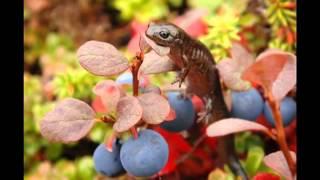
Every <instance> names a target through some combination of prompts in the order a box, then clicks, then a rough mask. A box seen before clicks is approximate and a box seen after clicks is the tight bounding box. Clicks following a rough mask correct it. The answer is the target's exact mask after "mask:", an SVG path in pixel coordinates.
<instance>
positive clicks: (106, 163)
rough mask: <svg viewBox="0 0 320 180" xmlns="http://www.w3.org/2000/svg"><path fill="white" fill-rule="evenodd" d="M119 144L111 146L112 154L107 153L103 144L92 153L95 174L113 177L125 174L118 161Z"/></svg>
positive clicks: (116, 142)
mask: <svg viewBox="0 0 320 180" xmlns="http://www.w3.org/2000/svg"><path fill="white" fill-rule="evenodd" d="M120 149H121V144H120V143H119V142H118V141H115V143H114V144H113V146H112V152H109V151H108V150H107V149H106V147H105V144H103V143H102V144H100V145H99V146H98V147H97V148H96V150H95V151H94V153H93V161H94V167H95V169H96V171H97V172H99V173H101V174H103V175H105V176H109V177H115V176H118V175H121V174H123V173H125V171H124V169H123V166H122V164H121V161H120Z"/></svg>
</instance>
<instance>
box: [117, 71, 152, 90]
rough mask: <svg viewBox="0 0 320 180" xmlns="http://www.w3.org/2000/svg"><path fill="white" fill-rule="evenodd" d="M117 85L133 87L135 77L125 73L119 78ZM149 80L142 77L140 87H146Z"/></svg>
mask: <svg viewBox="0 0 320 180" xmlns="http://www.w3.org/2000/svg"><path fill="white" fill-rule="evenodd" d="M116 83H117V84H119V85H132V83H133V76H132V73H131V72H125V73H123V74H121V75H120V76H118V77H117V79H116ZM148 84H149V82H148V79H147V77H146V76H140V79H139V86H141V87H144V86H146V85H148Z"/></svg>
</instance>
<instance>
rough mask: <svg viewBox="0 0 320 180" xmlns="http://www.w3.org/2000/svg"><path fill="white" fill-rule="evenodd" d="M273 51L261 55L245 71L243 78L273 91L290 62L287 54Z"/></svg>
mask: <svg viewBox="0 0 320 180" xmlns="http://www.w3.org/2000/svg"><path fill="white" fill-rule="evenodd" d="M273 52H274V51H271V52H269V53H268V54H262V55H260V56H259V57H258V58H257V61H256V63H254V64H253V65H251V66H250V67H249V68H248V69H246V70H245V71H244V73H243V75H242V78H243V79H245V80H248V81H250V82H252V83H255V84H259V85H261V86H262V87H264V88H265V89H266V90H268V91H271V90H272V85H273V83H274V82H275V81H276V80H277V78H278V76H279V74H280V73H281V71H283V69H284V66H285V65H286V63H287V62H288V58H287V57H286V56H283V55H281V54H278V53H273ZM266 53H267V52H266Z"/></svg>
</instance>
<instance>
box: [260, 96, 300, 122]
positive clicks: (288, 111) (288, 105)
mask: <svg viewBox="0 0 320 180" xmlns="http://www.w3.org/2000/svg"><path fill="white" fill-rule="evenodd" d="M280 112H281V116H282V122H283V125H284V126H287V125H289V124H290V123H291V122H292V121H293V119H294V118H295V116H296V113H297V104H296V102H295V101H294V100H293V99H292V98H291V97H286V98H284V99H283V100H282V101H281V104H280ZM264 116H265V117H266V119H267V121H268V122H269V123H270V124H271V125H272V126H273V127H274V126H275V120H274V118H273V115H272V111H271V108H270V106H269V103H268V102H266V103H265V105H264Z"/></svg>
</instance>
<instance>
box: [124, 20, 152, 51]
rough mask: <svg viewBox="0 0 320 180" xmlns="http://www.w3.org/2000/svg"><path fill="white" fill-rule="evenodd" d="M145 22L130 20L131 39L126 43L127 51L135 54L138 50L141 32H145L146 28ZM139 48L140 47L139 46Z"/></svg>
mask: <svg viewBox="0 0 320 180" xmlns="http://www.w3.org/2000/svg"><path fill="white" fill-rule="evenodd" d="M147 27H148V25H147V24H142V23H140V22H138V21H135V20H134V21H132V23H131V39H130V41H129V43H128V51H129V52H130V53H132V54H135V53H137V52H138V51H139V47H140V45H141V44H140V42H141V39H142V38H141V34H140V33H143V32H145V30H146V29H147ZM140 50H141V47H140Z"/></svg>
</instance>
